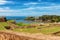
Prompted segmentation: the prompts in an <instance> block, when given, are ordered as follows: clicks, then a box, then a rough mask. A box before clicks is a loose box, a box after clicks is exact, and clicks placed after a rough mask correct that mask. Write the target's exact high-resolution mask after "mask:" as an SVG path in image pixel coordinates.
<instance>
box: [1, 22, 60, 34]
mask: <svg viewBox="0 0 60 40" xmlns="http://www.w3.org/2000/svg"><path fill="white" fill-rule="evenodd" d="M21 24H22V25H21ZM28 25H30V24H24V23H20V24H19V26H28ZM5 26H8V24H7V22H0V30H6V29H5ZM38 28H40V29H38ZM12 31H15V32H28V33H43V34H51V33H55V32H58V31H60V26H54V27H47V26H39V27H36V28H23V29H20V28H15V29H14V30H12Z"/></svg>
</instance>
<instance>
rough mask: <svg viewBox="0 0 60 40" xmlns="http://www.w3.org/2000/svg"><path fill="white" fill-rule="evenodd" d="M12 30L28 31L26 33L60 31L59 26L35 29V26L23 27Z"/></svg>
mask: <svg viewBox="0 0 60 40" xmlns="http://www.w3.org/2000/svg"><path fill="white" fill-rule="evenodd" d="M13 31H17V32H28V33H43V34H51V33H54V32H58V31H60V27H50V28H48V27H46V28H42V29H40V30H39V29H37V28H25V29H14V30H13Z"/></svg>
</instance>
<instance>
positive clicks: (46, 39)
mask: <svg viewBox="0 0 60 40" xmlns="http://www.w3.org/2000/svg"><path fill="white" fill-rule="evenodd" d="M2 32H3V33H8V34H13V35H18V36H25V37H30V38H35V39H39V40H60V36H53V35H44V34H40V33H36V34H31V33H23V32H21V33H20V32H19V33H18V32H13V31H0V33H2Z"/></svg>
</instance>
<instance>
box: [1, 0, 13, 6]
mask: <svg viewBox="0 0 60 40" xmlns="http://www.w3.org/2000/svg"><path fill="white" fill-rule="evenodd" d="M7 3H13V2H12V1H6V0H0V5H3V4H7Z"/></svg>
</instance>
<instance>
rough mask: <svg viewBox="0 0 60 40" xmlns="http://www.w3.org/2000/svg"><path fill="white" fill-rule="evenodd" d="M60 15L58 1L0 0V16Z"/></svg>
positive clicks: (59, 3) (59, 1) (59, 0)
mask: <svg viewBox="0 0 60 40" xmlns="http://www.w3.org/2000/svg"><path fill="white" fill-rule="evenodd" d="M41 15H60V0H0V16H41Z"/></svg>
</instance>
